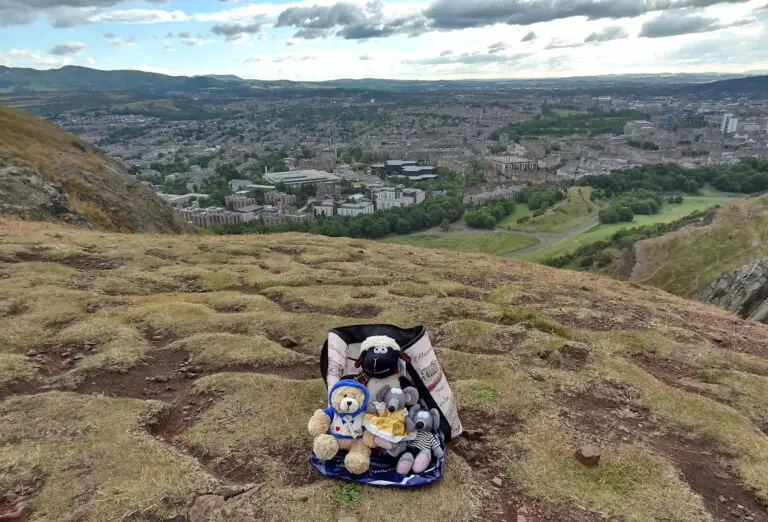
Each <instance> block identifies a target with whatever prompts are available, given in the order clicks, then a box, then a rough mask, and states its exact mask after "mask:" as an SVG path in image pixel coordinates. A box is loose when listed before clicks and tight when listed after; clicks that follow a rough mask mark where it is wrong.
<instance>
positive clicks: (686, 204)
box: [521, 196, 729, 261]
mask: <svg viewBox="0 0 768 522" xmlns="http://www.w3.org/2000/svg"><path fill="white" fill-rule="evenodd" d="M728 199H729V198H728V197H727V196H723V197H686V198H685V200H684V201H683V203H682V204H680V205H674V204H673V205H670V204H668V203H665V204H664V206H663V207H662V209H661V211H660V212H659V213H658V214H655V215H653V216H640V215H637V216H635V219H634V221H633V222H632V223H614V224H611V225H597V226H595V227H593V228H591V229H589V230H587V231H585V232H583V233H581V234H578V235H576V236H573V237H570V238H568V239H564V240H562V241H558V242H557V243H554V244H552V245H550V246H548V247H546V248H542V249H541V250H537V251H535V252H531V253H530V254H526V255H524V256H521V257H522V258H523V259H525V260H526V261H542V260H544V259H546V258H548V257H550V256H556V255H562V254H566V253H568V252H572V251H573V250H576V249H577V248H579V247H580V246H583V245H587V244H589V243H594V242H595V241H600V240H602V239H605V238H607V237H609V236H611V235H612V234H614V233H615V232H616V231H618V230H621V229H624V228H632V227H634V226H642V225H652V224H654V223H669V222H671V221H675V220H677V219H680V218H682V217H684V216H687V215H688V214H690V213H691V212H694V211H696V210H705V209H708V208H710V207H713V206H715V205H718V204H722V203H724V202H726V201H728Z"/></svg>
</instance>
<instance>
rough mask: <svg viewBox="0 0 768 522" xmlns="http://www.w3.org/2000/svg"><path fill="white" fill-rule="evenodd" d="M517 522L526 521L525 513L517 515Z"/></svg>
mask: <svg viewBox="0 0 768 522" xmlns="http://www.w3.org/2000/svg"><path fill="white" fill-rule="evenodd" d="M517 522H528V519H527V518H525V515H517Z"/></svg>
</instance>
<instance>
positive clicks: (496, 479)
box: [491, 477, 503, 488]
mask: <svg viewBox="0 0 768 522" xmlns="http://www.w3.org/2000/svg"><path fill="white" fill-rule="evenodd" d="M491 483H492V484H493V485H494V486H496V487H497V488H500V487H501V485H502V484H503V482H502V480H501V477H493V479H492V480H491Z"/></svg>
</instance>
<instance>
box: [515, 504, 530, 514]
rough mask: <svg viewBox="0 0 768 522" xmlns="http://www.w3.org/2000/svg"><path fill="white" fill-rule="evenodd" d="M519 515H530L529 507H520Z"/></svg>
mask: <svg viewBox="0 0 768 522" xmlns="http://www.w3.org/2000/svg"><path fill="white" fill-rule="evenodd" d="M517 514H518V515H527V514H528V508H527V507H525V506H520V507H519V508H518V509H517Z"/></svg>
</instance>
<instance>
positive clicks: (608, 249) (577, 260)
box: [543, 211, 708, 270]
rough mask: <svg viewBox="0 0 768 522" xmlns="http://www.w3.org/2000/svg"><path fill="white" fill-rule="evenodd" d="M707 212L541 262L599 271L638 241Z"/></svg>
mask: <svg viewBox="0 0 768 522" xmlns="http://www.w3.org/2000/svg"><path fill="white" fill-rule="evenodd" d="M707 212H708V211H696V212H693V213H691V214H689V215H687V216H685V217H683V218H681V219H678V220H677V221H673V222H671V223H656V224H655V225H645V226H641V227H632V228H624V229H621V230H619V231H617V232H616V233H615V234H613V235H612V236H611V237H609V238H608V239H605V240H602V241H596V242H594V243H590V244H588V245H584V246H582V247H579V248H577V249H576V250H574V251H573V252H571V253H568V254H564V255H561V256H555V257H550V258H547V259H545V260H544V261H543V263H544V264H545V265H548V266H553V267H556V268H566V267H568V268H577V269H582V270H591V269H603V268H606V267H608V266H610V265H611V264H612V263H613V262H614V261H615V259H617V258H618V257H621V256H622V255H623V252H625V251H626V250H627V249H629V248H632V247H633V246H634V245H635V243H637V242H638V241H643V240H645V239H650V238H653V237H659V236H663V235H664V234H667V233H669V232H674V231H676V230H680V229H681V228H683V227H685V226H688V225H691V224H694V223H697V222H699V220H701V219H702V218H703V217H704V216H705V215H706V214H707Z"/></svg>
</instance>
